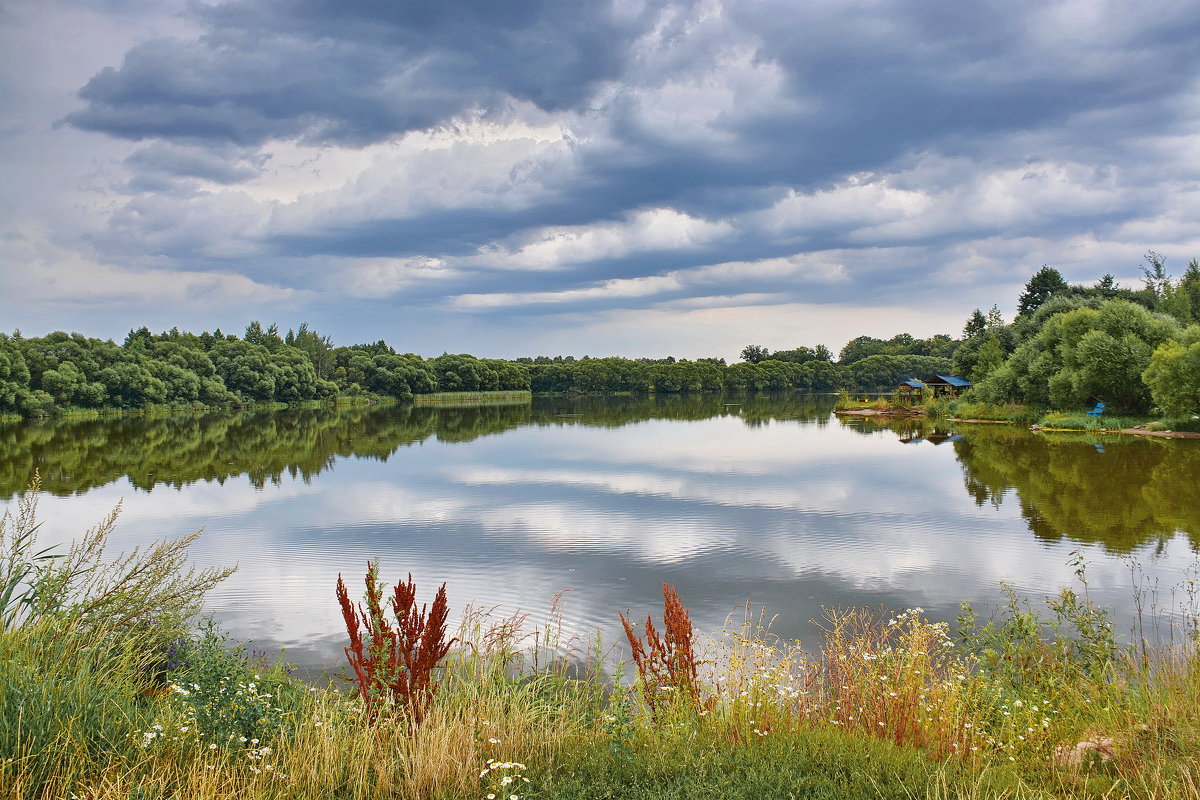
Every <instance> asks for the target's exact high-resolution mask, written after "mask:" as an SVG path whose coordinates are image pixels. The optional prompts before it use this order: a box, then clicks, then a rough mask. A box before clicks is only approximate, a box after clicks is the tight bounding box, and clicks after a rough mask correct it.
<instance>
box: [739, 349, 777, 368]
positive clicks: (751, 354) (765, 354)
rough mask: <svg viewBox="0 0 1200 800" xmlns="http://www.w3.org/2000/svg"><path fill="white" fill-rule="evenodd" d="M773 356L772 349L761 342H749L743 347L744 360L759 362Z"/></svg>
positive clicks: (753, 362)
mask: <svg viewBox="0 0 1200 800" xmlns="http://www.w3.org/2000/svg"><path fill="white" fill-rule="evenodd" d="M770 357H771V351H770V350H768V349H767V348H765V347H763V346H762V345H760V344H748V345H746V346H745V347H743V348H742V361H745V362H747V363H750V364H757V363H758V362H760V361H766V360H767V359H768V358H770Z"/></svg>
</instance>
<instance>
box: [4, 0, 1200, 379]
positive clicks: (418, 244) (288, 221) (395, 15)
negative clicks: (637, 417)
mask: <svg viewBox="0 0 1200 800" xmlns="http://www.w3.org/2000/svg"><path fill="white" fill-rule="evenodd" d="M0 53H3V55H2V56H0V58H2V59H3V60H2V64H3V66H2V69H0V99H2V101H3V107H4V114H3V116H2V117H0V165H2V166H0V170H2V172H0V180H2V181H3V187H4V188H3V191H2V192H0V329H3V330H6V331H11V330H12V329H14V328H20V329H21V330H22V331H23V332H24V333H26V334H29V335H40V334H43V333H46V332H48V331H50V330H55V329H66V330H78V331H81V332H83V333H86V334H89V335H95V336H101V337H110V336H111V337H116V338H118V339H120V338H121V337H122V336H123V335H124V333H125V332H126V331H127V330H129V329H130V328H131V327H138V326H141V325H148V326H150V327H151V328H152V329H155V330H162V329H165V328H169V327H171V326H172V325H179V326H180V327H182V328H185V329H191V330H201V329H205V328H209V329H211V328H213V327H217V326H220V327H222V328H224V329H225V330H227V331H241V329H242V328H244V326H245V324H246V322H247V321H249V320H251V319H261V320H263V321H264V322H270V321H276V322H278V323H279V324H280V326H281V328H283V329H285V330H286V329H287V328H288V327H295V326H296V325H298V324H299V323H300V322H301V321H308V322H309V323H310V325H311V326H313V327H316V328H317V329H318V330H319V331H321V332H323V333H328V334H331V335H332V336H333V338H334V339H335V341H336V342H337V343H338V344H351V343H354V342H358V341H367V340H371V341H373V340H375V339H378V338H381V337H382V338H385V339H386V340H387V341H388V342H389V343H390V344H392V345H393V346H394V347H396V348H397V349H398V350H401V351H414V352H418V353H421V354H424V355H436V354H439V353H441V352H442V351H444V350H449V351H451V352H463V351H465V352H471V353H475V354H477V355H481V356H500V357H515V356H520V355H537V354H559V353H561V354H575V355H582V354H585V353H588V354H592V355H612V354H620V355H628V356H643V355H652V356H658V355H667V354H672V355H676V356H685V357H695V356H704V355H716V356H723V357H726V358H729V359H733V358H736V356H737V353H738V351H740V349H741V347H742V346H743V345H745V344H747V343H751V342H754V343H760V344H763V345H766V346H767V347H769V348H771V349H784V348H791V347H796V346H799V345H807V346H813V345H816V344H817V343H825V344H827V345H829V346H831V347H832V348H833V349H834V350H835V351H836V350H837V349H838V348H839V347H840V346H841V345H842V344H843V343H844V342H845V341H846V340H847V339H849V338H851V337H853V336H856V335H859V334H870V335H875V336H880V337H888V336H891V335H892V334H894V333H897V332H899V331H908V332H910V333H912V334H914V335H917V336H928V335H931V334H934V333H942V332H945V333H953V334H957V333H958V332H959V331H960V330H961V328H962V325H963V322H964V320H965V319H966V317H967V315H968V314H969V313H970V311H971V310H972V309H973V308H975V307H981V308H983V309H987V308H988V307H989V306H990V305H992V304H993V303H998V304H999V305H1000V307H1001V309H1002V311H1004V312H1005V315H1006V316H1009V315H1011V313H1012V311H1013V310H1014V308H1015V305H1016V296H1017V294H1018V293H1019V291H1020V288H1021V285H1022V284H1023V283H1024V282H1025V281H1026V280H1027V279H1028V278H1029V276H1030V275H1031V274H1032V273H1033V272H1035V271H1036V270H1037V269H1038V268H1039V267H1040V266H1041V265H1042V264H1051V265H1053V266H1056V267H1058V268H1059V269H1060V270H1061V271H1062V273H1063V275H1064V276H1065V277H1066V278H1067V279H1068V280H1071V281H1077V282H1086V283H1092V282H1094V281H1095V280H1096V279H1097V278H1099V277H1100V276H1101V275H1103V274H1104V273H1106V272H1111V273H1113V274H1114V275H1116V276H1117V278H1118V281H1119V282H1121V283H1123V284H1125V285H1130V286H1137V285H1140V272H1139V265H1140V264H1141V263H1142V261H1141V259H1142V255H1143V254H1144V253H1145V252H1146V251H1147V250H1149V249H1153V250H1156V251H1158V252H1160V253H1162V254H1163V255H1165V256H1166V257H1167V267H1168V270H1169V271H1171V272H1173V274H1179V273H1180V272H1182V270H1183V268H1184V266H1185V265H1186V263H1187V261H1188V260H1189V259H1190V258H1193V257H1200V12H1198V11H1197V6H1196V3H1195V0H1179V1H1178V2H1168V1H1167V0H1161V1H1157V0H1151V1H1150V2H1140V3H1130V2H1111V3H1105V2H1099V1H1098V0H1080V1H1079V2H1061V3H1054V2H1013V0H1004V1H1003V2H993V3H978V2H962V1H961V0H954V1H952V2H886V0H876V1H875V2H837V3H834V2H800V1H799V0H726V2H724V3H722V2H703V1H702V2H677V3H661V2H637V1H636V0H616V2H599V1H597V2H592V1H591V0H587V1H586V2H559V1H558V0H542V1H541V2H538V1H537V0H477V1H476V2H461V1H460V0H440V1H439V2H424V1H423V0H422V2H415V1H409V0H349V1H348V0H232V1H231V2H189V3H185V2H176V1H175V0H86V1H85V0H4V2H3V3H0Z"/></svg>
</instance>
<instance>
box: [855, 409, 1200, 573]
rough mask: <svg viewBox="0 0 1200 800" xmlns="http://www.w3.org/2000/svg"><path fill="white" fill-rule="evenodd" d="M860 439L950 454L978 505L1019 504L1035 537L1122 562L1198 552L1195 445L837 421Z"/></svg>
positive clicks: (1198, 454)
mask: <svg viewBox="0 0 1200 800" xmlns="http://www.w3.org/2000/svg"><path fill="white" fill-rule="evenodd" d="M843 424H844V425H846V427H848V428H850V429H852V430H855V431H858V432H859V433H863V434H872V433H876V434H878V433H885V434H889V435H890V434H895V435H896V436H897V437H898V438H899V440H900V441H901V442H905V441H908V442H912V443H918V442H921V443H929V442H932V443H934V444H941V445H942V446H949V447H953V448H954V452H955V454H956V455H957V456H958V460H959V462H960V463H961V464H962V467H963V486H964V487H965V488H966V490H967V493H968V494H969V495H971V497H972V498H973V499H974V501H975V503H976V504H977V505H983V504H985V503H988V504H991V505H993V506H997V507H999V506H1000V505H1001V503H1002V502H1003V501H1004V498H1005V496H1006V495H1008V496H1009V502H1012V500H1013V497H1012V495H1014V494H1015V500H1016V502H1017V503H1019V504H1020V509H1021V516H1023V517H1024V518H1025V520H1026V522H1027V523H1028V525H1029V530H1030V531H1031V532H1032V533H1033V535H1034V536H1036V537H1038V538H1039V539H1043V540H1046V541H1059V540H1062V539H1069V540H1071V541H1077V542H1083V543H1094V544H1099V545H1102V546H1103V547H1104V548H1105V549H1106V550H1108V551H1109V552H1112V553H1117V554H1128V553H1131V552H1133V551H1134V550H1136V549H1138V548H1141V547H1144V546H1146V545H1148V544H1156V545H1157V546H1158V547H1159V548H1161V547H1163V546H1164V545H1165V544H1166V542H1167V541H1168V540H1170V539H1171V538H1172V537H1174V536H1175V535H1176V534H1177V533H1182V534H1183V535H1185V536H1186V537H1187V539H1188V542H1189V544H1190V545H1191V548H1192V549H1193V550H1200V502H1197V498H1196V480H1197V476H1200V446H1197V445H1198V444H1200V443H1197V442H1191V441H1178V442H1177V441H1164V440H1162V439H1135V438H1134V437H1125V436H1106V435H1099V434H1085V433H1052V434H1038V435H1033V434H1030V433H1029V432H1028V431H1025V430H1023V429H1021V428H1018V427H1013V426H1009V425H986V426H979V425H975V426H969V427H965V428H963V429H961V430H959V431H956V430H955V429H954V428H953V427H949V426H946V425H941V426H939V425H938V424H935V423H930V422H928V421H923V420H903V421H895V422H889V423H880V424H876V423H873V422H870V421H862V420H853V421H850V420H845V419H843Z"/></svg>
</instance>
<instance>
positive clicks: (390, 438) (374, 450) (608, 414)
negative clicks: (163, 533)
mask: <svg viewBox="0 0 1200 800" xmlns="http://www.w3.org/2000/svg"><path fill="white" fill-rule="evenodd" d="M832 407H833V398H831V397H821V396H811V397H801V398H797V396H795V395H781V396H771V395H757V396H750V397H741V396H729V395H667V396H657V397H618V398H582V399H577V400H566V399H556V398H544V399H542V398H539V399H536V400H534V402H533V403H532V404H524V405H508V406H482V407H473V408H445V407H439V406H416V405H408V404H397V405H386V406H349V407H347V406H339V407H323V408H311V409H283V410H276V411H268V410H257V411H256V410H247V411H242V412H232V413H231V412H228V411H217V412H205V413H194V414H188V413H172V414H161V415H151V416H132V417H128V416H127V417H113V418H100V419H74V418H51V419H46V420H41V421H38V422H14V423H8V424H0V494H3V495H4V497H5V498H6V499H10V498H12V497H13V495H15V494H16V493H17V492H19V491H21V490H22V489H24V488H25V487H26V486H28V485H29V482H30V480H31V478H32V477H33V472H34V470H37V471H38V472H39V473H40V474H41V478H42V488H43V490H44V491H47V492H50V493H52V494H55V495H60V496H64V495H71V494H76V493H79V492H84V491H86V490H88V489H92V488H95V487H98V486H103V485H106V484H108V483H111V482H113V481H115V480H118V479H119V478H122V477H128V479H129V481H130V483H132V484H133V485H134V486H136V487H137V488H139V489H144V490H146V491H150V490H151V489H153V488H154V487H155V486H159V485H166V486H173V487H179V486H183V485H186V484H190V483H195V482H197V481H216V482H217V483H223V482H224V481H225V480H226V479H229V478H233V477H237V476H240V475H246V476H248V477H249V479H250V481H251V483H253V484H254V485H255V486H263V485H265V484H266V483H267V482H269V481H270V482H279V481H281V480H282V479H283V477H284V475H288V476H290V477H292V478H301V479H303V480H308V479H309V478H310V477H312V476H314V475H317V474H319V473H320V472H322V471H323V470H326V469H329V468H330V467H331V466H332V465H333V464H334V462H335V461H336V459H337V458H339V457H342V458H345V457H350V456H354V457H357V458H376V459H379V460H381V461H386V460H387V459H388V457H389V456H391V454H392V453H394V452H395V451H396V450H397V449H398V448H401V447H406V446H409V445H412V444H415V443H418V442H423V441H425V440H427V439H433V438H436V439H437V440H440V441H446V442H468V441H471V440H473V439H477V438H479V437H481V436H488V435H491V434H496V433H502V432H504V431H507V430H511V429H513V428H517V427H520V426H524V425H588V426H604V427H619V426H622V425H628V424H630V423H633V422H639V421H642V420H648V419H680V420H701V419H708V418H710V417H715V416H736V417H739V418H741V419H742V420H743V421H744V422H745V423H746V424H747V425H751V426H757V425H762V424H765V423H767V422H770V421H771V420H784V419H787V420H797V419H805V420H817V421H820V422H821V423H822V424H824V423H825V421H826V420H827V419H828V416H829V411H830V409H831V408H832Z"/></svg>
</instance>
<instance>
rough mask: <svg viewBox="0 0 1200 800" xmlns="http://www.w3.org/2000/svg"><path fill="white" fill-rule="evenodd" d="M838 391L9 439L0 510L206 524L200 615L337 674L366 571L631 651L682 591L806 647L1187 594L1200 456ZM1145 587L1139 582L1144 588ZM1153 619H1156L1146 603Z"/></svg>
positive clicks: (354, 411) (4, 441) (66, 525)
mask: <svg viewBox="0 0 1200 800" xmlns="http://www.w3.org/2000/svg"><path fill="white" fill-rule="evenodd" d="M833 400H834V398H832V397H824V396H805V395H791V396H755V397H721V396H715V395H706V396H671V397H664V398H658V399H655V398H649V399H643V398H583V399H557V398H535V399H534V400H533V402H532V403H531V404H524V405H515V406H491V407H482V408H453V407H428V406H386V407H380V406H357V407H342V408H328V409H307V410H301V409H296V410H283V411H251V412H242V413H232V412H231V413H203V414H170V415H162V416H152V417H126V418H114V419H103V420H58V421H44V422H33V423H11V424H3V425H0V493H2V494H3V495H4V496H5V497H6V498H7V499H9V500H10V501H11V500H12V498H13V497H14V496H15V494H16V493H17V492H19V491H20V490H21V488H22V487H24V486H26V485H27V484H28V482H29V480H30V478H31V476H32V473H33V470H34V469H35V468H36V469H37V470H39V471H40V474H41V476H42V480H43V495H42V497H41V500H40V508H39V517H40V518H41V519H42V520H43V521H44V523H45V525H44V528H43V536H44V539H45V541H46V542H55V541H66V540H69V539H70V538H72V537H73V536H77V535H78V534H79V533H80V532H82V531H83V530H84V529H86V528H88V527H90V526H92V525H94V524H95V523H96V522H98V521H99V520H100V519H101V518H102V517H103V516H104V515H105V513H106V512H107V511H109V510H110V509H111V508H112V507H113V506H114V505H115V504H116V503H117V502H118V501H121V500H122V499H123V502H124V510H123V513H122V515H121V519H120V521H119V523H118V526H117V532H116V535H115V536H114V539H113V544H112V547H113V548H114V550H120V549H128V548H131V547H133V546H136V545H139V544H143V543H145V542H148V541H150V540H152V539H154V538H157V537H162V536H171V535H178V534H182V533H187V532H190V531H192V530H196V529H198V528H203V529H204V534H203V535H202V536H201V538H200V540H199V542H198V543H197V544H196V546H195V547H194V550H193V556H194V560H195V562H196V563H197V564H200V565H218V564H219V565H225V564H231V563H237V564H238V565H239V569H238V572H237V573H236V574H235V575H234V576H233V577H232V578H230V579H229V580H228V581H226V582H225V583H224V584H222V585H221V586H220V587H218V588H217V589H216V590H215V591H214V592H213V593H212V594H211V595H210V597H209V604H208V609H209V611H211V612H212V613H213V614H214V615H215V616H216V617H217V618H218V619H219V620H220V622H221V624H222V626H223V627H224V628H225V629H226V630H228V631H229V633H230V635H231V636H232V637H234V638H235V639H239V640H247V641H249V642H251V643H252V646H253V647H257V648H261V649H267V650H272V651H273V650H278V649H280V648H285V649H286V655H287V658H288V659H289V660H291V661H294V662H297V663H298V664H300V665H301V667H302V668H303V669H304V670H305V671H307V672H313V671H319V670H322V669H330V670H336V669H337V668H338V666H339V665H340V663H341V660H342V647H343V646H344V645H345V641H344V630H343V628H342V621H341V616H340V612H339V610H338V607H337V604H336V601H335V599H334V585H335V582H336V580H337V576H338V574H339V573H343V574H345V576H346V578H347V582H348V583H349V585H350V587H351V593H352V595H353V594H358V593H360V592H361V587H362V573H363V571H364V569H365V566H366V563H367V561H368V560H369V559H376V558H377V559H379V560H380V561H381V564H382V575H383V577H384V578H386V579H387V580H388V581H389V582H394V581H395V580H397V579H401V578H403V577H404V576H405V575H406V574H407V573H410V572H411V573H412V575H413V577H414V579H415V580H416V582H417V586H418V588H419V593H420V596H421V597H422V598H423V599H429V598H431V597H432V594H433V592H434V590H435V589H436V587H437V585H438V584H440V583H441V582H443V581H445V582H446V584H447V591H448V594H449V598H450V603H451V606H452V608H454V609H456V610H458V611H461V610H462V609H463V608H465V607H466V606H467V605H471V606H474V607H475V608H492V607H495V608H496V611H495V613H497V614H502V613H511V612H513V611H516V610H521V611H524V612H528V613H529V614H530V615H531V617H530V619H531V622H530V625H531V626H532V625H534V624H536V623H539V622H545V621H546V620H547V619H548V617H549V616H550V614H551V605H552V598H554V596H555V595H556V594H558V593H560V592H565V594H563V595H562V597H561V616H562V622H563V626H564V632H565V633H566V634H567V636H575V637H579V639H580V640H586V639H592V638H594V635H595V633H596V632H597V631H599V632H600V634H601V635H602V637H603V639H604V640H605V641H606V642H610V643H612V642H617V641H618V637H619V635H620V634H619V620H618V618H617V614H618V612H621V611H632V612H633V614H635V615H638V616H641V617H644V616H645V614H646V613H648V612H650V611H654V612H655V616H656V617H658V616H660V615H661V612H662V594H661V587H662V584H663V583H664V582H666V583H671V584H674V585H675V586H676V587H677V588H678V591H679V593H680V595H681V596H682V598H683V600H684V601H685V603H686V604H687V605H688V607H689V608H690V610H691V614H692V619H693V621H694V622H695V623H696V624H697V625H698V626H699V627H700V628H702V629H704V630H706V631H708V630H716V629H719V628H720V627H721V625H722V624H723V623H724V621H725V620H726V618H727V617H729V616H730V615H731V614H732V615H734V616H735V617H736V618H738V619H740V618H741V614H742V613H743V612H742V611H740V610H739V608H738V607H739V604H745V603H746V602H747V601H749V602H751V603H753V604H754V606H755V607H756V608H758V607H760V606H765V607H766V609H767V610H768V611H769V613H770V614H772V615H774V614H777V615H778V617H777V619H776V621H775V623H774V630H775V632H776V633H779V634H781V635H783V636H786V637H789V638H791V637H797V638H800V639H801V640H802V641H804V642H805V643H806V644H808V645H815V644H816V635H815V633H816V629H815V627H814V625H813V624H812V623H811V622H810V620H812V619H814V618H819V616H820V614H821V609H822V607H827V606H848V605H870V606H876V605H880V604H883V605H886V606H889V607H891V608H894V609H904V608H911V607H921V608H924V609H925V611H926V612H927V614H929V615H930V616H932V617H934V618H937V619H943V620H953V619H954V617H955V616H956V614H957V613H958V610H959V602H960V601H964V600H966V601H970V602H972V603H974V604H977V605H978V604H995V603H998V602H1000V601H1001V599H1002V594H1001V592H1000V589H999V587H1000V584H1001V582H1009V583H1011V584H1012V585H1013V586H1015V587H1016V589H1017V591H1018V592H1019V593H1021V594H1022V595H1028V596H1030V597H1031V598H1034V601H1035V604H1040V602H1041V598H1042V597H1044V596H1046V595H1050V594H1053V593H1054V592H1056V590H1057V589H1058V588H1059V587H1061V586H1065V585H1069V584H1071V583H1072V582H1073V581H1074V575H1073V573H1074V570H1075V567H1074V566H1072V563H1071V562H1072V559H1073V558H1074V557H1075V556H1074V555H1073V554H1076V553H1078V554H1080V555H1082V557H1083V558H1084V559H1085V560H1086V562H1087V568H1086V578H1087V581H1088V591H1089V592H1090V595H1091V597H1092V598H1093V599H1094V600H1096V601H1097V602H1099V603H1102V604H1105V605H1111V606H1112V607H1113V609H1114V613H1115V615H1116V617H1117V619H1118V624H1119V626H1120V627H1119V629H1120V630H1127V629H1128V628H1129V626H1130V625H1131V624H1132V622H1133V620H1134V619H1135V614H1136V607H1135V604H1134V596H1135V591H1134V587H1135V585H1136V586H1140V587H1141V588H1142V589H1143V590H1145V591H1144V593H1143V598H1144V605H1145V606H1146V608H1145V609H1144V611H1143V614H1146V613H1149V612H1153V611H1155V610H1156V609H1157V610H1161V609H1163V608H1165V607H1167V606H1170V605H1171V604H1172V603H1173V602H1174V601H1179V600H1185V599H1186V597H1185V596H1184V594H1182V593H1181V592H1180V591H1179V590H1178V589H1175V588H1173V587H1176V586H1178V585H1180V584H1181V582H1182V581H1184V580H1185V579H1187V578H1188V577H1192V578H1194V577H1196V575H1195V570H1196V564H1197V562H1196V558H1197V548H1198V547H1200V496H1198V493H1197V489H1196V486H1197V482H1198V479H1200V441H1163V440H1144V439H1137V438H1134V437H1122V436H1105V435H1086V434H1034V433H1030V432H1029V431H1027V430H1024V429H1021V428H1016V427H1011V426H1004V425H961V426H958V427H954V426H952V425H950V424H942V425H940V426H933V425H926V424H918V423H907V424H898V425H894V426H888V425H880V424H874V423H872V422H870V421H865V420H845V419H842V418H838V417H835V416H834V415H833V414H832V413H831V412H832V408H833ZM1152 590H1153V591H1152ZM1150 606H1155V607H1156V608H1151V607H1150Z"/></svg>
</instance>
